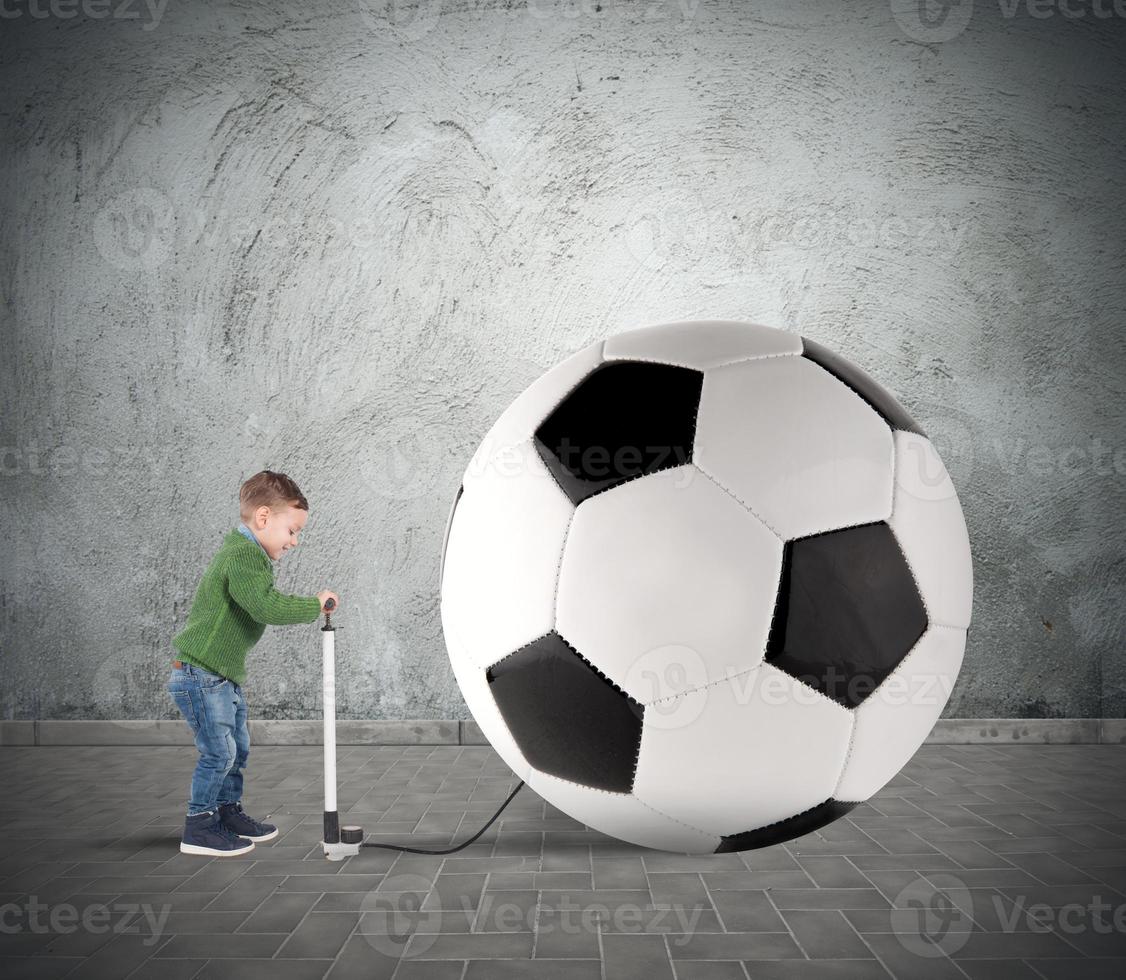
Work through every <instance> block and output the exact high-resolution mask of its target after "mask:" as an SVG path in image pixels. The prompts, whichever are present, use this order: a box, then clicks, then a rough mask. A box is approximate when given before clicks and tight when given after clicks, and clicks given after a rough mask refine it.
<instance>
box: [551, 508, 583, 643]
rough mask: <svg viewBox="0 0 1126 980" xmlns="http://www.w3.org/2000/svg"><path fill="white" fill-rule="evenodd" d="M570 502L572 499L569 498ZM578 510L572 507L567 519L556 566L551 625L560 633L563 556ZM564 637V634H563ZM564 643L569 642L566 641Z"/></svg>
mask: <svg viewBox="0 0 1126 980" xmlns="http://www.w3.org/2000/svg"><path fill="white" fill-rule="evenodd" d="M567 499H568V500H570V499H571V498H570V497H568V498H567ZM577 513H578V508H577V507H575V506H574V505H572V506H571V516H570V517H569V518H568V519H567V529H566V530H565V531H564V532H563V546H562V547H561V548H560V549H559V561H558V562H556V564H555V594H554V595H553V596H552V597H551V625H552V628H553V629H555V630H556V632H558V628H559V586H560V585H561V584H562V580H563V556H564V555H565V554H566V553H567V540H568V539H569V538H570V537H571V525H572V524H574V523H575V514H577ZM561 635H562V634H561ZM563 642H564V643H566V642H567V641H566V640H564V641H563Z"/></svg>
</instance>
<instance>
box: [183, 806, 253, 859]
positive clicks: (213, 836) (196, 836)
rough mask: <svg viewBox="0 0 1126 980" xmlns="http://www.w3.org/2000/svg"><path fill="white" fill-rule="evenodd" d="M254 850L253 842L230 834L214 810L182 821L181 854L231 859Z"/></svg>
mask: <svg viewBox="0 0 1126 980" xmlns="http://www.w3.org/2000/svg"><path fill="white" fill-rule="evenodd" d="M252 850H254V842H253V841H246V840H243V839H242V838H241V837H237V836H236V835H235V834H232V833H231V832H230V831H229V830H228V829H227V828H226V827H224V826H223V822H222V821H221V820H220V819H219V814H218V812H217V811H215V810H205V811H204V812H203V813H196V814H193V815H191V816H189V817H187V818H186V819H185V820H184V836H183V838H182V839H181V841H180V852H181V853H182V854H202V855H205V856H206V857H231V856H233V855H235V854H245V853H246V852H247V851H252Z"/></svg>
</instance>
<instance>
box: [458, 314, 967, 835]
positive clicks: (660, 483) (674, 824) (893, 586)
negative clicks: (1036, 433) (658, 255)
mask: <svg viewBox="0 0 1126 980" xmlns="http://www.w3.org/2000/svg"><path fill="white" fill-rule="evenodd" d="M441 590H442V604H441V610H442V625H443V629H444V631H445V638H446V644H447V646H448V649H449V655H450V660H451V662H452V664H453V669H454V673H455V675H456V677H457V680H458V684H459V685H460V687H461V691H462V694H463V695H464V697H465V700H466V703H467V704H468V706H469V708H470V710H471V711H472V713H473V717H474V718H475V719H476V721H477V722H478V724H479V725H480V726H481V729H482V731H483V732H484V733H485V735H486V737H487V738H488V739H489V741H490V742H491V744H492V745H493V747H494V748H495V749H496V751H497V752H498V753H499V754H500V756H501V757H502V758H503V759H504V761H505V762H506V763H507V764H508V765H509V766H510V767H511V768H512V769H513V771H514V772H515V773H516V774H517V775H518V776H519V777H520V778H521V779H523V780H524V781H525V782H527V784H528V785H529V786H530V787H531V788H532V789H533V790H535V791H536V792H537V793H538V794H539V795H540V796H542V797H543V798H544V799H545V800H547V801H548V802H549V803H551V804H553V805H554V806H556V807H558V808H559V809H560V810H562V811H564V812H565V813H567V814H569V815H571V816H572V817H574V818H575V819H577V820H579V821H581V822H582V823H584V824H586V825H587V826H588V827H591V828H593V829H595V830H598V831H602V832H603V833H606V834H610V835H612V836H614V837H617V838H620V839H622V840H625V841H630V842H633V843H636V844H639V845H642V846H645V847H652V848H660V849H664V850H670V851H679V852H688V853H701V852H724V851H741V850H746V849H748V848H755V847H763V846H765V845H769V844H774V843H777V842H779V841H784V840H789V839H791V838H794V837H797V836H800V835H803V834H807V833H810V832H811V831H814V830H816V829H817V828H818V827H821V826H824V825H825V824H827V823H828V822H830V821H831V820H834V819H836V818H837V817H839V816H841V815H842V814H844V813H846V812H848V810H849V809H851V808H852V807H854V806H856V805H857V803H859V802H861V801H863V800H866V799H868V798H869V797H870V796H871V795H872V794H873V793H875V792H876V791H877V790H878V789H879V788H880V787H881V786H883V785H884V784H885V783H886V782H887V781H888V780H889V779H891V778H892V777H893V776H894V775H895V774H896V773H897V772H898V771H899V770H900V768H901V767H902V766H903V765H904V763H906V762H907V760H908V759H910V758H911V756H912V755H913V754H914V753H915V751H916V750H917V749H918V747H919V746H920V745H921V744H922V742H923V740H924V739H925V738H926V736H927V734H928V732H930V730H931V728H932V727H933V725H934V723H935V720H936V719H937V718H938V717H939V715H940V714H941V712H942V709H943V706H944V705H945V704H946V701H947V698H948V697H949V694H950V690H951V687H952V685H953V683H954V680H955V678H956V677H957V674H958V669H959V667H960V666H961V661H962V653H963V649H964V645H965V639H966V629H967V627H968V626H969V622H970V605H971V596H972V570H971V565H970V551H969V542H968V539H967V536H966V525H965V522H964V520H963V518H962V511H961V508H960V506H959V504H958V498H957V495H956V494H955V492H954V488H953V486H952V484H951V482H950V478H949V476H948V475H947V473H946V471H945V469H944V468H943V465H942V462H941V461H940V460H939V458H938V455H937V453H936V452H935V449H934V447H933V445H932V444H931V443H930V441H929V440H928V439H927V437H926V435H925V434H924V433H923V431H922V429H921V428H920V427H919V426H918V425H917V424H916V423H915V422H914V421H913V420H912V418H911V417H910V416H909V415H908V414H907V412H906V411H904V409H903V408H902V406H900V405H899V404H898V402H896V400H895V399H894V398H893V397H892V396H891V395H890V394H888V392H887V391H885V390H884V389H883V388H881V387H880V386H879V385H878V384H877V383H876V382H875V381H873V380H872V379H871V378H870V377H868V376H867V375H866V374H865V373H864V372H863V371H861V370H860V369H858V368H857V367H856V366H854V365H853V364H851V363H849V362H848V361H846V360H845V359H844V358H842V357H841V356H839V355H838V354H835V353H833V352H832V351H830V350H827V349H826V348H825V347H822V346H821V345H820V344H817V343H814V342H813V341H811V340H806V339H804V338H802V337H799V336H797V335H795V334H791V333H784V332H782V331H779V330H773V329H770V328H768V327H762V326H757V325H753V324H748V323H735V322H728V321H701V322H690V323H689V322H684V323H668V324H663V325H660V326H655V327H648V328H645V329H642V330H633V331H630V332H627V333H622V334H618V335H617V336H614V337H611V338H610V339H609V340H606V341H604V342H602V341H600V342H598V343H595V344H592V345H591V346H589V347H586V348H584V349H583V350H581V351H579V352H578V353H577V354H574V355H573V356H572V357H570V358H568V359H567V360H565V361H564V362H563V363H561V364H559V365H558V366H557V367H555V368H553V369H552V370H550V371H548V372H547V373H546V374H545V375H544V376H543V377H541V378H540V379H539V380H538V381H536V382H535V383H534V384H533V385H532V386H531V387H530V388H528V389H527V390H526V391H525V392H524V393H523V394H522V395H520V397H519V398H517V399H516V401H515V402H513V403H512V405H511V406H510V407H509V408H508V409H507V411H505V412H504V414H503V415H502V416H501V417H500V418H499V419H498V420H497V422H496V424H495V425H494V426H493V427H492V429H491V430H490V431H489V433H488V435H487V436H486V438H485V441H484V442H483V443H482V444H481V446H480V447H479V449H478V450H477V452H476V453H475V454H474V456H473V458H472V460H471V461H470V463H469V466H468V468H467V469H466V471H465V475H464V477H463V480H462V485H461V488H460V489H459V490H458V493H457V496H456V499H455V500H454V504H453V507H452V509H451V512H450V520H449V524H448V526H447V530H446V543H445V548H444V552H443V560H442V570H441Z"/></svg>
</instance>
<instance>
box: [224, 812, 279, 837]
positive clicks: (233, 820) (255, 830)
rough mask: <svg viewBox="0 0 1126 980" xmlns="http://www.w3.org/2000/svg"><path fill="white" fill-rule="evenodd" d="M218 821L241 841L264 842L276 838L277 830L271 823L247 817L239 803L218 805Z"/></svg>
mask: <svg viewBox="0 0 1126 980" xmlns="http://www.w3.org/2000/svg"><path fill="white" fill-rule="evenodd" d="M219 819H220V820H221V821H222V822H223V826H224V827H226V828H227V830H229V831H231V833H233V834H237V835H238V836H239V837H241V838H242V839H243V840H250V841H258V842H261V841H265V840H273V839H274V838H275V837H277V836H278V828H277V827H275V826H274V825H273V824H272V823H263V822H262V821H261V820H255V819H254V818H253V817H250V816H247V814H246V812H245V811H244V810H243V808H242V804H241V803H220V804H219Z"/></svg>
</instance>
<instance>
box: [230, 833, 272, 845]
mask: <svg viewBox="0 0 1126 980" xmlns="http://www.w3.org/2000/svg"><path fill="white" fill-rule="evenodd" d="M238 836H239V837H241V838H242V839H243V840H252V841H255V842H256V843H258V844H261V843H262V841H266V840H273V839H274V838H275V837H277V836H278V832H277V831H276V830H274V831H271V832H270V833H268V834H266V835H265V836H264V837H248V836H247V835H246V834H239V835H238Z"/></svg>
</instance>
